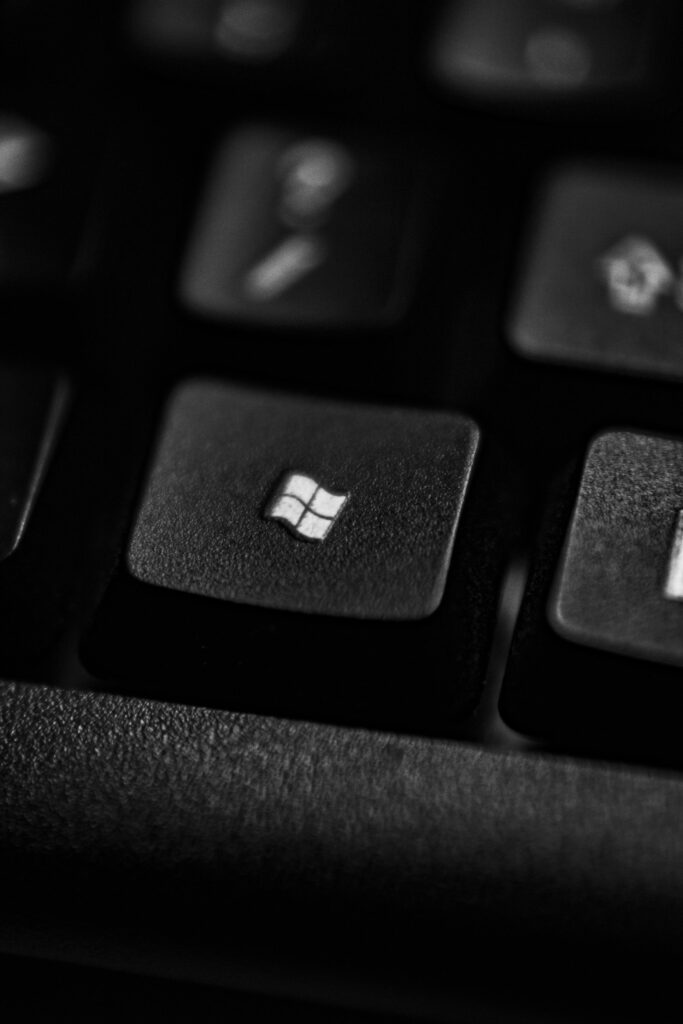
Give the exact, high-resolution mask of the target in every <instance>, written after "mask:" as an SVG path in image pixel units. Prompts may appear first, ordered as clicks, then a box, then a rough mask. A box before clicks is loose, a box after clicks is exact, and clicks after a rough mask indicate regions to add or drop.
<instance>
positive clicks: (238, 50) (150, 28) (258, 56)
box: [132, 0, 304, 65]
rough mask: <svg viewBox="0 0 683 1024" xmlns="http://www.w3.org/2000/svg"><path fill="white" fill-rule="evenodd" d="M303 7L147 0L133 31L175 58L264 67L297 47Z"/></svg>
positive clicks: (281, 1) (295, 1) (250, 1)
mask: <svg viewBox="0 0 683 1024" xmlns="http://www.w3.org/2000/svg"><path fill="white" fill-rule="evenodd" d="M303 7H304V4H303V0H141V2H140V3H137V4H136V5H134V7H133V13H132V30H133V33H134V35H135V36H136V37H137V39H138V41H139V42H142V43H143V44H144V45H146V46H148V47H150V48H151V49H153V50H157V51H160V52H162V53H163V52H165V53H167V54H169V55H171V54H175V55H177V56H184V57H187V58H191V57H197V58H202V57H204V58H208V57H211V56H215V57H217V58H219V59H224V60H226V61H236V62H238V63H244V64H257V65H258V64H262V63H268V62H270V61H273V60H275V59H277V58H278V57H281V56H282V55H283V54H284V53H286V51H287V50H288V49H289V48H290V47H291V46H292V45H293V43H294V40H295V38H296V34H297V31H298V29H299V26H300V22H301V18H302V14H303Z"/></svg>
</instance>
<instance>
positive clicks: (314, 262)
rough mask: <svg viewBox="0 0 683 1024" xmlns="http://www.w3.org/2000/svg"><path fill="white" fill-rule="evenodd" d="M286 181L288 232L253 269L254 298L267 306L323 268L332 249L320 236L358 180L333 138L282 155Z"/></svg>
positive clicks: (248, 280)
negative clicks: (341, 201) (336, 207)
mask: <svg viewBox="0 0 683 1024" xmlns="http://www.w3.org/2000/svg"><path fill="white" fill-rule="evenodd" d="M275 174H276V177H277V178H278V179H279V180H280V181H281V186H280V196H279V200H278V205H277V216H278V219H279V221H280V223H282V224H283V225H284V226H285V227H287V228H289V229H290V231H292V232H293V233H291V234H288V235H287V236H286V237H285V238H284V239H283V240H282V241H281V242H280V243H278V245H276V246H275V248H274V249H272V250H271V251H270V252H268V253H267V254H266V255H265V256H264V257H263V258H262V259H260V260H259V262H258V263H256V264H255V265H254V266H253V267H251V268H250V270H248V271H247V273H246V274H245V277H244V281H243V288H244V291H245V292H246V295H247V297H248V298H249V299H251V300H252V301H255V302H267V301H268V300H270V299H274V298H277V297H278V296H279V295H282V294H283V293H284V292H286V291H288V290H289V289H290V288H291V287H292V286H293V285H295V284H296V283H297V282H298V281H300V280H302V279H303V278H305V277H308V275H309V274H310V273H311V272H312V271H313V270H315V269H316V268H317V267H320V266H322V264H323V263H324V262H325V259H326V258H327V246H326V245H325V243H324V242H323V240H322V238H321V237H320V235H319V234H318V233H317V232H318V231H319V229H320V228H321V227H323V226H324V224H325V223H326V221H327V220H328V219H329V216H330V213H331V210H332V208H333V206H334V204H335V203H336V202H337V200H338V199H339V198H340V196H342V195H343V193H344V192H346V190H347V189H348V188H349V186H350V185H351V182H352V181H353V178H354V176H355V164H354V161H353V160H352V158H351V157H350V156H349V154H348V152H347V151H346V149H344V147H343V146H340V145H339V144H338V143H336V142H332V141H330V140H328V139H305V140H303V141H302V142H297V143H294V144H293V145H292V146H289V147H288V148H287V149H285V151H284V152H283V153H282V155H281V157H280V159H279V160H278V162H277V165H276V168H275Z"/></svg>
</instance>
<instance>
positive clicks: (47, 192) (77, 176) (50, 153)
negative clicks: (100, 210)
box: [0, 110, 91, 298]
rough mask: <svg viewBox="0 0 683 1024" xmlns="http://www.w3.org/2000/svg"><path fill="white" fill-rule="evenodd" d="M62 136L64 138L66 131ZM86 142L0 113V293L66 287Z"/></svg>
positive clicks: (80, 210)
mask: <svg viewBox="0 0 683 1024" xmlns="http://www.w3.org/2000/svg"><path fill="white" fill-rule="evenodd" d="M67 135H68V136H69V137H67ZM90 146H91V142H90V141H89V140H85V139H83V140H79V139H78V138H74V137H73V136H72V135H71V133H65V132H59V133H56V132H52V131H51V130H50V129H49V127H47V126H45V125H43V124H42V123H38V122H37V121H34V120H33V119H29V118H27V117H26V116H24V115H23V114H21V113H17V112H16V111H14V110H7V111H2V112H0V293H2V294H3V295H4V296H8V297H10V298H11V297H13V296H14V295H16V294H17V293H18V292H19V291H20V292H24V290H29V291H32V290H34V289H36V288H40V289H45V288H49V289H50V290H53V289H55V288H57V289H59V288H62V287H63V286H64V284H65V283H66V281H67V280H68V277H69V274H70V272H71V270H72V268H73V265H74V260H75V258H76V255H77V251H78V245H79V241H80V238H81V231H82V227H83V222H84V217H85V203H84V197H85V196H87V182H86V178H87V176H88V174H89V172H90V163H91V156H90V154H89V153H88V154H86V153H85V152H84V150H90Z"/></svg>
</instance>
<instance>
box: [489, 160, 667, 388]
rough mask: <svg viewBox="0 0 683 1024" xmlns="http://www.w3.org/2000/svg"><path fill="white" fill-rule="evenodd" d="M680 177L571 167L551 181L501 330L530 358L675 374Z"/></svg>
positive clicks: (651, 373)
mask: <svg viewBox="0 0 683 1024" xmlns="http://www.w3.org/2000/svg"><path fill="white" fill-rule="evenodd" d="M682 223H683V177H680V176H673V175H671V174H668V175H662V174H656V173H654V172H653V173H652V174H645V173H642V174H639V173H635V172H633V173H628V172H625V171H623V170H620V169H616V168H612V169H609V168H604V167H603V168H590V167H576V168H570V169H567V170H565V171H564V172H561V173H560V174H558V175H557V176H556V177H555V178H554V179H553V181H552V182H551V184H550V187H549V188H548V191H547V194H546V196H545V200H544V202H543V206H542V209H541V212H540V216H539V221H538V227H537V230H536V232H535V235H534V236H533V237H532V240H531V243H530V246H529V256H528V260H527V264H526V267H525V269H524V272H523V275H522V278H521V282H520V288H519V294H518V297H517V301H516V303H515V305H514V309H513V311H512V315H511V319H510V326H509V333H510V340H511V341H512V343H513V345H514V346H515V348H516V349H517V350H518V351H519V352H520V353H521V354H522V355H524V356H528V357H529V358H532V359H537V360H543V361H549V362H550V361H552V362H561V363H566V364H580V365H584V366H590V367H593V368H595V369H608V370H617V371H625V372H629V373H639V374H646V375H650V376H653V377H654V376H658V377H669V378H681V377H683V351H682V350H681V343H680V335H681V329H682V328H683V262H682V260H683V230H682V229H681V224H682Z"/></svg>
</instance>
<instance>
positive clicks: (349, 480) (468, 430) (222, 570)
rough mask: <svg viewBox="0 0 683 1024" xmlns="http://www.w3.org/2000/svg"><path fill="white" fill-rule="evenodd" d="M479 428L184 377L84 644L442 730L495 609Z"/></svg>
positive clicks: (223, 686)
mask: <svg viewBox="0 0 683 1024" xmlns="http://www.w3.org/2000/svg"><path fill="white" fill-rule="evenodd" d="M477 447H478V430H477V428H476V426H475V425H474V424H473V423H472V422H471V421H470V420H469V419H467V418H466V417H463V416H458V415H452V414H443V413H429V412H416V411H410V410H396V409H382V408H372V407H365V406H354V405H341V404H336V403H329V402H325V401H321V400H313V399H307V398H297V397H290V396H282V395H275V394H269V393H260V392H254V391H250V390H246V389H242V388H236V387H231V386H228V385H225V384H223V383H220V382H216V381H210V380H206V381H201V380H199V381H194V382H189V383H187V384H185V385H183V386H181V387H180V388H179V390H177V391H176V392H175V393H174V395H173V396H172V398H171V400H170V403H169V406H168V409H167V414H166V417H165V420H164V423H163V427H162V431H161V436H160V441H159V444H158V447H157V450H156V454H155V456H154V460H153V463H152V467H151V472H150V476H149V479H148V482H147V485H146V487H145V490H144V493H143V496H142V500H141V504H140V507H139V510H138V512H137V515H136V519H135V524H134V527H133V530H132V534H131V537H130V540H129V544H128V549H127V558H126V561H127V571H125V570H122V571H121V573H120V574H119V578H118V580H117V581H115V583H114V585H113V586H112V588H110V593H109V595H108V598H107V599H106V600H105V603H104V606H103V609H102V610H101V611H100V614H99V616H98V620H97V622H96V624H95V627H94V630H93V633H92V636H91V638H90V640H89V642H88V644H87V645H86V654H85V656H86V660H87V661H88V662H89V664H91V665H92V666H94V667H95V668H97V669H98V671H100V673H101V674H102V673H103V674H105V675H108V676H112V675H122V676H124V677H125V676H126V675H131V673H132V674H135V672H136V670H137V671H138V674H139V670H140V666H142V672H143V673H144V674H149V673H150V672H154V674H156V675H157V676H159V673H161V675H162V676H164V677H165V683H164V685H165V686H166V687H167V689H166V691H165V694H164V695H165V696H175V691H174V689H173V679H174V678H175V677H177V681H178V683H182V682H183V678H182V677H183V676H184V675H185V674H186V672H187V666H188V665H190V664H191V665H192V666H193V672H192V676H193V678H194V685H196V686H197V687H198V690H197V691H196V692H195V694H194V698H193V699H195V700H197V701H208V702H211V703H224V704H226V705H227V706H229V707H233V706H246V707H252V708H254V707H259V708H261V707H262V708H265V709H266V710H271V711H279V712H281V713H290V714H306V715H312V716H315V717H321V716H322V717H328V718H329V717H331V718H332V719H333V720H335V719H339V718H341V720H355V721H359V722H361V723H364V724H365V723H369V722H372V721H383V722H386V723H391V722H395V721H397V720H401V721H403V722H404V723H405V724H407V727H409V728H417V727H418V723H419V722H422V723H423V724H424V723H425V722H431V729H432V730H433V729H445V730H446V731H447V730H448V729H449V727H451V726H452V722H453V720H454V718H455V717H457V715H458V714H461V713H462V710H463V708H468V709H469V708H470V707H471V706H472V701H473V697H474V695H475V694H476V692H477V689H478V687H479V685H480V683H481V676H478V674H479V673H480V672H481V671H482V660H481V659H482V658H483V656H484V654H485V646H486V641H485V638H484V633H485V631H486V629H487V628H488V627H487V626H486V625H485V620H486V615H483V617H482V609H481V606H480V605H478V602H477V601H476V600H475V599H474V597H473V593H474V591H473V590H472V589H471V588H473V587H480V588H481V586H482V581H481V580H479V579H478V573H480V572H484V573H486V572H489V571H490V566H489V567H488V569H487V559H488V555H487V550H489V551H490V548H491V544H490V540H491V537H490V534H489V536H488V537H487V541H486V543H485V542H484V541H483V540H482V538H479V539H476V537H475V533H476V531H474V532H473V531H472V528H471V526H464V527H462V529H461V527H460V526H459V525H458V524H459V520H460V516H461V509H462V506H463V502H464V501H465V494H466V492H467V490H468V486H469V480H470V475H471V472H472V466H473V461H474V458H475V454H476V451H477ZM465 518H466V519H467V518H468V517H465ZM469 519H470V520H471V519H472V516H471V515H470V516H469ZM468 538H469V539H468ZM454 540H455V554H454V555H453V556H452V554H451V551H452V547H453V543H454ZM482 559H483V561H482ZM451 562H452V569H451V571H450V573H449V565H450V564H451ZM476 562H478V565H477V566H476V568H475V563H476ZM484 589H485V586H484ZM482 592H483V591H481V590H480V595H481V593H482ZM196 595H200V596H199V597H197V596H196ZM209 599H213V600H209ZM162 635H163V637H164V642H163V643H162V644H160V643H159V640H160V638H161V636H162ZM131 645H133V646H134V648H135V656H134V657H131ZM237 666H242V669H241V671H240V672H236V673H234V675H231V674H230V672H229V670H231V669H232V668H234V667H237ZM245 668H247V669H248V671H247V672H246V675H245V672H244V669H245ZM226 673H228V674H226ZM202 674H203V675H204V678H205V680H209V681H210V682H211V686H209V687H207V686H204V687H202ZM240 675H241V676H242V680H241V682H240V681H239V678H240ZM292 675H293V677H294V680H295V682H294V684H292V683H291V682H290V678H291V677H292ZM245 679H246V680H247V681H246V682H245ZM147 685H149V684H147ZM185 685H186V681H185Z"/></svg>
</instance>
